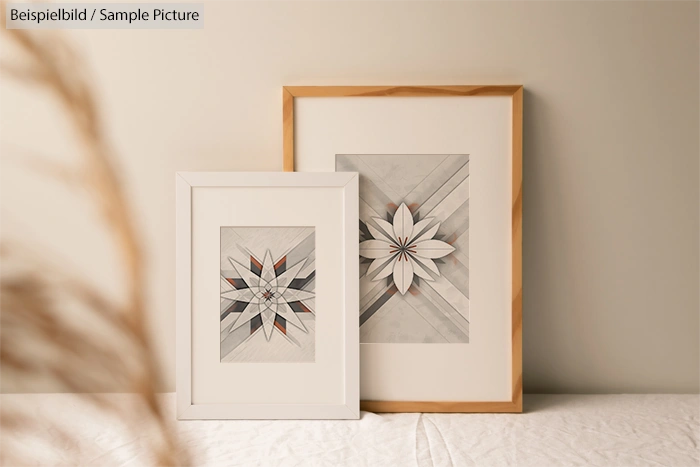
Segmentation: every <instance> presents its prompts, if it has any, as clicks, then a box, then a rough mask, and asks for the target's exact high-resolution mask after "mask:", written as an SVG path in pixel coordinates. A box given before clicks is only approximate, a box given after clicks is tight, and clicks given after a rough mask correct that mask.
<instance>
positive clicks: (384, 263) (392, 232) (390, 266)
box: [360, 203, 455, 295]
mask: <svg viewBox="0 0 700 467" xmlns="http://www.w3.org/2000/svg"><path fill="white" fill-rule="evenodd" d="M393 216H394V222H393V225H392V224H390V223H389V222H387V221H385V220H384V219H381V218H379V217H373V218H372V220H373V221H374V222H375V223H377V225H379V227H380V228H381V230H379V229H377V228H376V227H374V226H372V225H371V224H367V228H368V229H369V231H370V233H371V234H372V236H373V239H371V240H365V241H364V242H362V243H360V256H362V257H364V258H368V259H371V260H373V261H372V264H370V266H369V268H367V273H366V274H367V275H369V276H372V274H373V273H374V272H375V271H377V270H379V272H378V273H377V274H375V275H374V276H373V277H372V281H373V282H375V281H378V280H381V279H384V278H386V277H389V276H392V278H393V280H394V284H395V285H396V288H397V290H398V291H399V293H400V294H401V295H404V294H405V293H406V292H408V288H409V287H410V286H411V283H413V277H414V276H418V277H421V278H423V279H425V280H427V281H433V280H434V279H433V278H432V276H431V275H430V274H429V273H428V271H426V269H427V270H430V271H432V272H433V273H434V274H436V275H437V276H439V275H440V270H439V269H438V267H437V266H436V265H435V262H434V261H433V260H434V259H437V258H442V257H443V256H447V255H449V254H450V253H452V252H453V251H454V250H455V249H454V247H453V246H452V245H450V244H449V243H446V242H443V241H442V240H436V239H434V238H433V237H434V236H435V234H436V233H437V231H438V229H439V228H440V223H439V222H438V223H436V224H435V225H433V226H432V227H429V226H430V225H431V224H433V223H434V221H435V218H434V217H428V218H425V219H422V220H421V221H419V222H417V223H415V224H414V222H413V215H412V214H411V211H409V210H408V207H407V206H406V204H405V203H402V204H401V206H399V207H398V209H397V210H396V212H395V213H394V214H393Z"/></svg>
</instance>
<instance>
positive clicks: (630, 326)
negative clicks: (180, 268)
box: [0, 2, 700, 392]
mask: <svg viewBox="0 0 700 467" xmlns="http://www.w3.org/2000/svg"><path fill="white" fill-rule="evenodd" d="M699 13H700V12H699V5H698V3H695V2H692V3H690V2H689V3H668V2H648V3H630V2H583V3H577V2H552V3H546V2H515V3H507V2H489V3H476V2H448V3H442V2H426V3H422V2H408V3H401V2H377V3H370V2H349V3H338V2H322V3H315V2H301V3H296V2H279V3H263V2H231V3H208V4H207V5H206V22H205V24H206V27H205V30H203V31H72V32H71V36H72V37H73V38H74V42H75V43H76V44H77V45H79V46H80V47H82V48H83V49H84V51H85V53H86V54H87V57H88V62H89V64H90V66H91V68H92V71H93V74H94V77H95V82H96V83H97V86H98V88H99V91H100V95H101V98H102V104H103V110H104V112H105V117H106V124H107V130H108V132H109V135H110V138H111V140H112V141H113V142H114V144H115V147H116V149H117V150H118V153H119V156H120V157H119V160H118V163H119V167H120V169H121V170H122V175H123V180H124V183H125V185H126V188H127V189H128V193H129V196H130V200H131V202H132V203H133V206H134V208H135V210H136V215H137V220H138V224H139V227H140V229H141V232H142V234H143V237H144V240H145V244H146V247H147V248H146V251H147V254H148V260H149V268H150V269H149V270H150V275H149V280H150V288H149V305H150V310H151V322H152V327H153V333H154V336H155V339H156V341H157V346H158V351H159V354H160V356H161V358H162V364H163V370H164V372H165V376H166V389H168V390H173V389H174V366H175V365H174V350H175V322H174V266H175V263H174V232H173V226H174V202H175V200H174V175H173V174H174V172H175V171H176V170H279V169H281V167H282V156H281V149H282V140H281V133H282V128H281V90H280V88H281V86H282V85H285V84H491V83H494V84H497V83H507V84H513V83H519V84H523V85H525V89H526V95H525V141H524V145H525V147H524V164H525V165H524V183H525V198H524V199H525V205H524V215H525V222H524V288H525V289H524V293H525V296H524V372H525V390H526V391H528V392H697V391H698V377H699V372H698V369H699V367H700V361H699V354H700V348H699V339H698V335H699V319H698V317H699V302H698V299H699V289H698V284H699V282H700V277H699V274H698V268H699V264H698V255H699V251H698V237H699V229H698V227H699V226H698V214H699V204H698V200H699V192H698V175H699V166H698V159H699V157H698V154H699V150H700V148H699V131H698V127H699V125H700V121H699V115H698V104H699V102H700V95H699V92H698V83H699V81H700V70H699V56H700V46H699V40H700V37H699V24H698V18H699ZM0 97H2V119H1V120H0V122H1V123H2V129H3V132H2V133H3V134H2V140H3V146H2V148H3V155H4V156H5V155H8V154H9V155H11V154H12V153H17V154H19V153H20V150H21V151H25V150H28V151H31V152H41V153H45V154H47V155H48V156H49V157H50V158H51V159H53V160H56V161H68V160H69V159H72V158H73V157H74V156H72V155H71V154H72V150H71V146H70V145H69V144H67V143H66V142H65V140H66V138H65V135H64V134H63V133H62V130H63V128H62V125H63V123H62V122H61V121H60V120H58V121H56V120H55V118H56V114H55V109H53V108H52V107H48V106H45V105H43V104H41V103H40V102H39V101H36V100H35V99H37V98H36V97H34V98H32V97H30V96H28V95H27V94H26V93H25V92H24V91H21V90H19V88H17V87H13V86H11V85H10V84H8V83H7V82H5V83H4V84H3V86H2V96H0ZM32 99H34V100H32ZM27 102H30V103H31V105H28V104H27ZM52 118H53V119H54V120H53V121H52V120H51V119H52ZM39 128H41V130H42V131H43V133H42V134H41V136H39V133H38V129H39ZM15 157H16V156H15ZM8 160H9V161H10V162H8ZM13 161H14V162H13ZM3 164H4V165H3V174H2V182H3V186H2V195H3V199H2V205H3V215H4V218H3V232H4V233H5V234H7V235H9V233H8V232H11V231H14V232H15V233H16V232H20V231H21V232H24V233H23V237H24V238H25V239H32V241H36V242H39V244H44V243H46V244H52V243H53V244H57V243H59V244H62V246H61V247H60V250H59V251H58V252H57V254H56V255H51V258H47V260H52V261H65V262H67V263H68V264H70V267H72V268H74V269H75V270H76V271H81V273H83V274H85V275H87V276H89V277H91V278H92V279H93V280H95V281H96V282H97V283H100V284H101V285H102V286H104V287H106V288H112V289H115V288H116V287H117V285H118V283H119V282H118V280H117V279H118V271H114V270H112V269H111V268H110V266H109V264H110V262H114V259H115V258H113V257H110V250H109V247H108V246H107V245H108V244H107V243H105V240H104V238H103V235H102V236H101V235H100V232H99V231H98V232H97V233H88V230H89V229H88V228H87V227H88V224H90V223H91V222H92V221H94V212H92V211H90V210H89V209H88V208H86V207H85V206H83V207H81V208H80V209H82V211H81V210H79V209H76V208H71V209H70V210H67V209H65V205H66V202H67V201H66V200H68V199H69V197H71V196H73V194H71V191H70V190H69V189H66V188H64V187H61V186H60V185H59V184H57V183H55V182H53V181H51V182H47V181H45V180H44V181H38V182H37V181H36V180H35V179H36V178H37V177H36V176H34V177H33V179H34V181H31V180H32V177H30V176H29V175H28V174H27V173H26V170H24V171H23V170H22V169H20V168H18V165H17V163H16V158H15V159H11V158H10V159H8V158H7V157H3ZM47 229H48V230H49V231H50V232H51V235H47ZM93 230H94V229H93ZM72 248H75V251H73V250H71V249H72ZM105 250H106V251H105ZM112 256H113V254H112ZM115 284H116V285H115Z"/></svg>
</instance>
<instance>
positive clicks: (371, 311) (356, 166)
mask: <svg viewBox="0 0 700 467" xmlns="http://www.w3.org/2000/svg"><path fill="white" fill-rule="evenodd" d="M336 171H338V172H344V171H356V172H359V174H360V190H359V191H360V241H361V242H362V241H364V240H368V239H371V238H372V236H371V235H370V234H369V231H368V230H367V228H366V224H367V223H368V222H373V221H372V220H371V219H372V218H373V217H380V218H382V219H385V220H388V221H389V222H391V219H392V218H393V212H394V210H395V209H396V207H397V206H399V205H400V204H401V203H405V204H406V205H407V206H408V207H409V209H410V210H411V213H412V214H413V216H414V220H415V221H416V222H417V221H418V220H420V219H423V218H425V217H435V220H436V221H437V222H440V228H439V229H438V232H437V234H436V235H435V237H434V238H436V239H438V240H443V241H446V242H448V243H450V244H451V245H452V246H453V247H455V251H454V252H453V253H451V254H450V255H449V256H446V257H444V258H440V259H436V260H435V263H436V265H437V266H438V269H439V271H440V276H439V277H434V279H435V280H434V282H430V281H425V280H422V279H419V278H417V277H415V278H414V283H413V285H412V287H411V290H409V292H408V293H406V294H404V295H400V294H398V293H394V294H391V293H389V292H390V288H391V283H392V282H391V277H389V278H387V280H380V281H377V282H372V281H370V280H369V278H368V277H366V275H365V274H366V272H367V268H368V266H369V264H370V261H369V260H367V259H364V258H361V263H360V297H361V298H360V342H362V343H468V342H469V156H468V155H386V154H380V155H340V154H339V155H336ZM375 227H376V225H375Z"/></svg>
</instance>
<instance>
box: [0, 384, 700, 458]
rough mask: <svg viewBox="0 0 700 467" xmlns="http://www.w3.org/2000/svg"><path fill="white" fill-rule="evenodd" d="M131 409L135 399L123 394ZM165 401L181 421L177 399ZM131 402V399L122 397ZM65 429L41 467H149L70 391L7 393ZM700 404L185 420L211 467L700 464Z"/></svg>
mask: <svg viewBox="0 0 700 467" xmlns="http://www.w3.org/2000/svg"><path fill="white" fill-rule="evenodd" d="M110 397H114V398H115V399H116V400H119V401H121V400H123V401H124V406H125V407H126V406H128V403H129V401H130V398H133V396H129V395H123V394H115V395H113V396H110ZM163 397H164V404H165V405H166V407H167V412H168V415H169V417H170V418H172V419H173V420H174V403H175V398H174V395H173V394H167V395H164V396H163ZM119 398H121V399H119ZM0 401H2V403H3V404H10V405H11V406H18V405H20V404H21V405H23V406H25V407H31V410H32V411H33V412H34V413H35V414H36V415H38V416H39V417H40V419H41V420H42V423H43V424H44V425H45V426H44V427H43V430H44V434H48V435H49V436H51V435H52V430H53V428H52V427H51V425H50V423H51V422H50V420H62V421H64V422H67V423H66V424H67V425H68V426H69V427H70V429H71V430H74V431H76V432H78V433H79V434H80V437H79V439H80V441H79V443H78V444H77V445H74V444H70V443H65V442H64V443H61V441H60V439H59V438H58V437H57V438H56V440H55V443H51V445H50V446H44V445H42V446H35V447H32V449H31V452H32V453H33V455H34V456H35V459H36V461H35V465H67V464H69V463H74V459H78V462H79V465H85V466H97V465H119V466H134V467H135V466H139V467H140V466H147V465H151V464H152V461H151V460H150V459H149V458H148V457H147V455H146V454H145V452H146V451H145V448H144V439H143V437H139V436H136V435H132V434H129V433H128V432H127V431H126V430H124V428H123V427H120V426H115V424H114V423H109V424H105V420H104V418H101V417H95V414H94V413H93V412H91V411H90V410H88V409H87V408H85V406H84V404H81V403H80V402H78V401H77V400H76V399H75V398H73V397H72V396H71V395H67V394H34V395H3V396H0ZM699 402H700V400H699V396H697V395H596V396H592V395H526V396H525V410H526V413H524V414H521V415H503V414H422V415H421V414H385V415H377V414H373V413H367V412H363V413H362V418H361V419H360V420H358V421H324V420H319V421H182V422H174V423H175V427H176V430H177V432H178V434H179V436H180V438H181V443H182V445H183V447H184V448H186V449H188V450H189V451H190V453H191V455H192V459H193V463H194V464H195V465H201V466H217V467H218V466H265V467H267V466H372V467H380V466H392V467H393V466H400V467H412V466H419V467H424V466H430V467H432V466H473V465H474V466H538V467H541V466H564V465H585V466H673V467H684V466H697V465H700V455H699V451H698V434H699V428H700V425H699V417H698V415H699V414H698V411H699V406H698V404H699Z"/></svg>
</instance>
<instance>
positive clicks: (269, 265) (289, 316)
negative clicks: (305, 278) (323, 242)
mask: <svg viewBox="0 0 700 467" xmlns="http://www.w3.org/2000/svg"><path fill="white" fill-rule="evenodd" d="M229 261H230V263H231V264H232V265H233V267H234V268H235V270H236V272H237V273H238V275H239V276H240V279H241V280H242V281H243V282H244V284H245V285H244V286H242V287H240V288H239V287H237V288H235V289H233V290H230V291H227V292H224V293H222V294H221V297H222V298H225V299H227V300H232V301H236V302H241V303H243V304H244V305H245V308H244V309H243V311H242V312H241V314H240V315H239V316H238V319H236V321H235V322H234V323H233V326H231V329H230V330H229V332H233V331H235V330H236V329H238V328H240V327H241V326H243V325H245V324H247V323H248V322H250V321H251V320H252V319H253V318H256V317H258V316H260V318H261V320H262V328H263V331H264V333H265V337H266V338H267V340H270V337H271V336H272V331H273V329H275V328H276V326H275V320H276V317H278V316H279V317H282V318H284V320H285V321H286V323H288V324H291V325H293V326H295V327H297V328H299V329H300V330H301V331H303V332H308V331H307V330H306V327H304V324H303V323H302V322H301V319H299V317H298V316H297V315H296V312H295V310H294V306H297V307H301V308H302V309H303V310H304V311H308V312H312V311H311V310H310V308H309V307H308V306H307V305H305V304H303V301H305V300H310V299H312V298H314V294H313V293H312V292H308V291H306V290H301V289H296V288H293V287H291V285H292V281H293V280H294V279H296V278H297V276H298V275H299V273H300V272H301V270H302V268H303V267H304V264H305V263H306V259H303V260H301V261H299V262H298V263H296V264H295V265H294V266H292V267H290V268H288V269H286V270H285V271H284V272H283V273H281V274H279V275H277V273H276V270H275V262H274V261H273V260H272V254H271V253H270V250H267V252H266V253H265V257H264V259H263V261H262V264H261V268H260V271H259V274H257V273H255V272H254V271H251V269H250V268H248V267H245V266H243V265H242V264H239V263H238V262H237V261H234V260H233V259H232V258H229ZM278 331H280V329H278ZM252 332H254V331H251V333H252ZM280 332H282V333H283V334H286V332H285V331H280Z"/></svg>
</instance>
